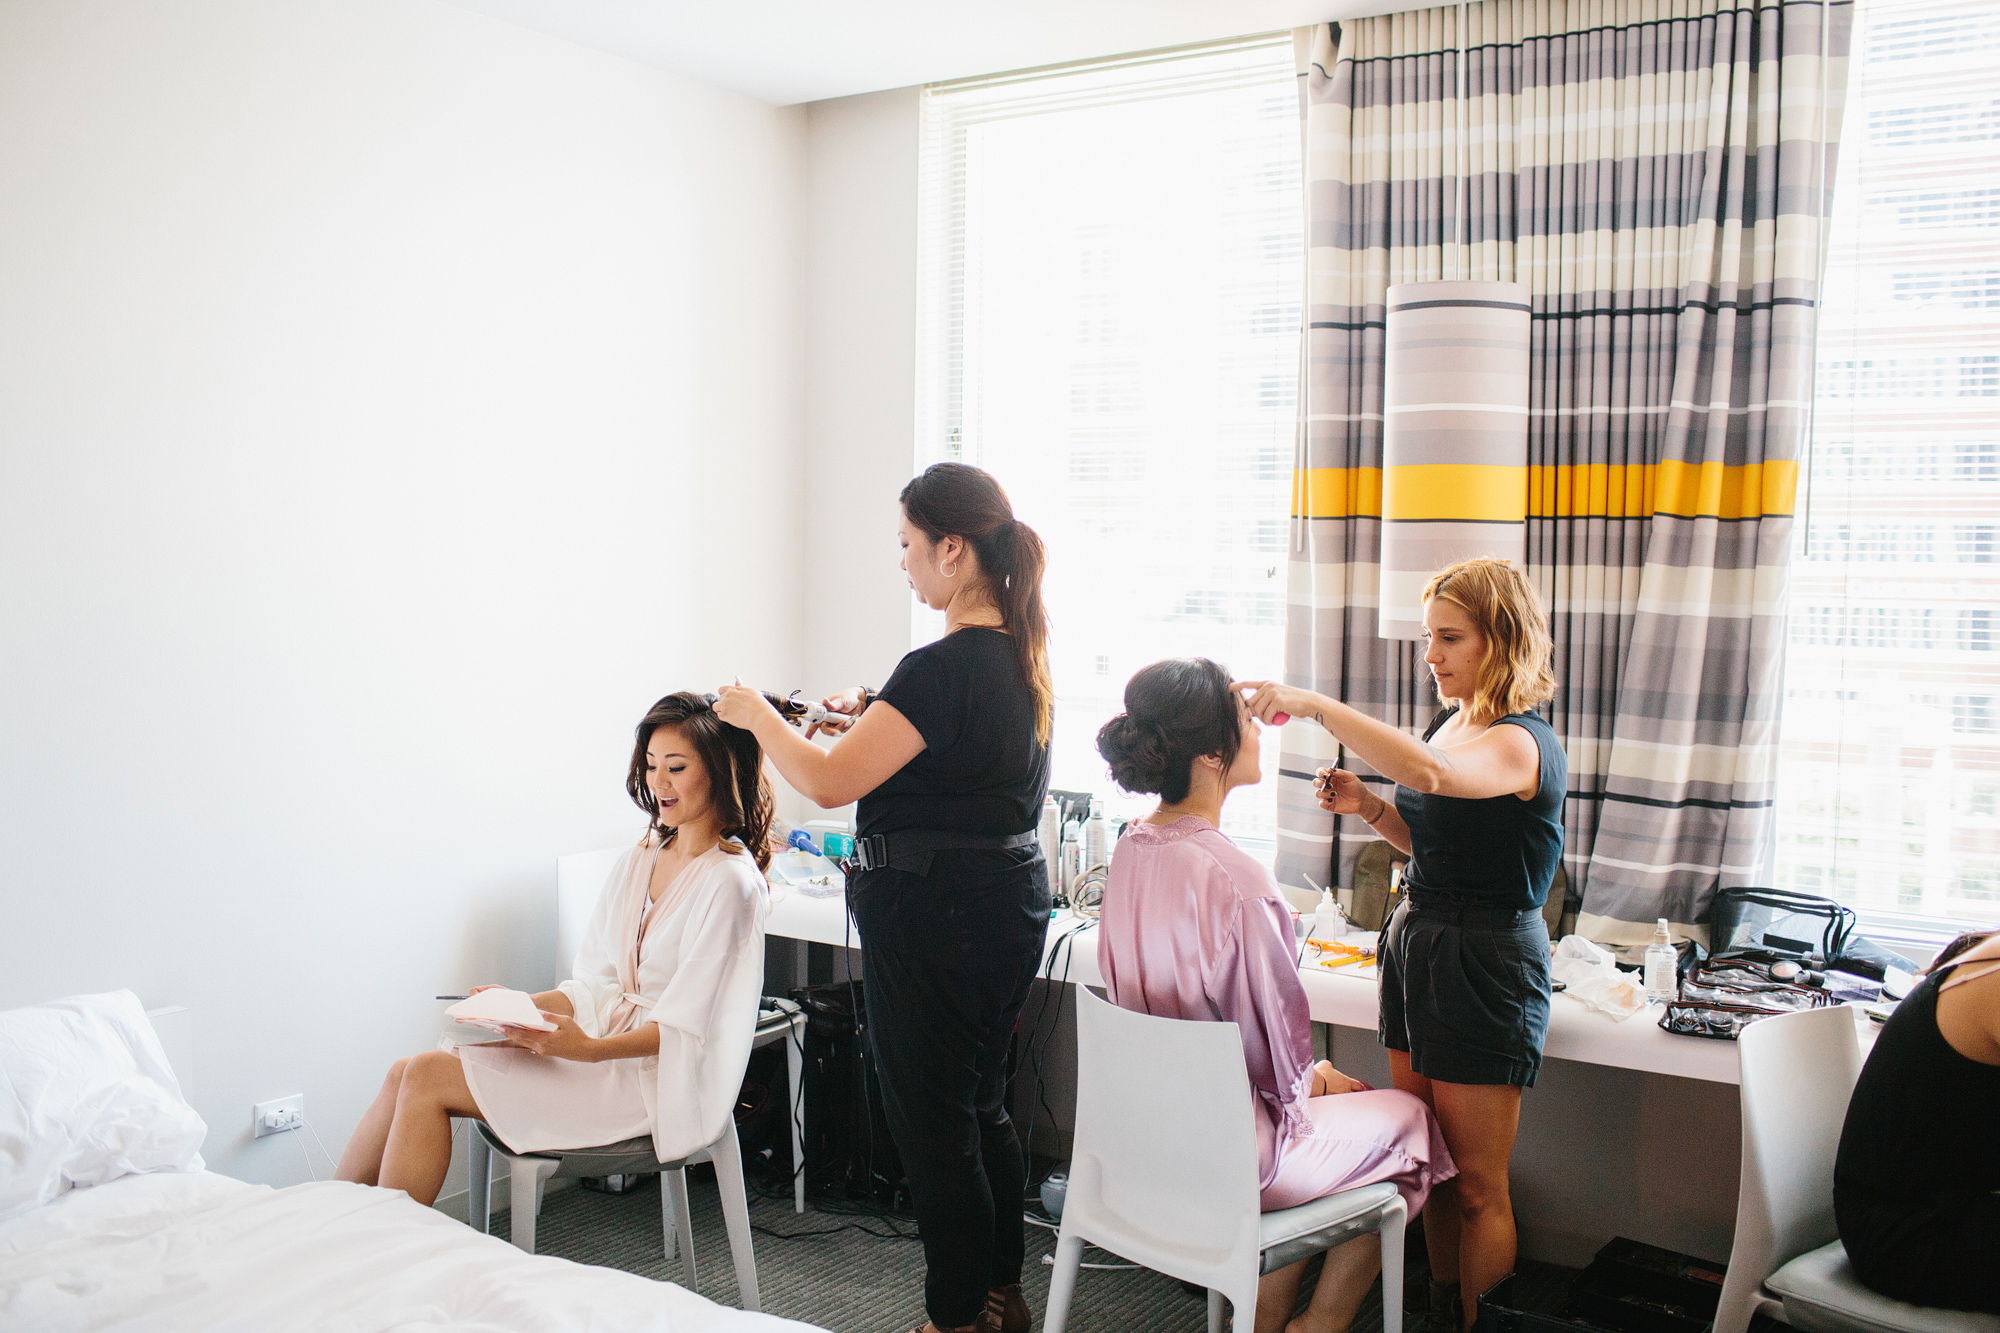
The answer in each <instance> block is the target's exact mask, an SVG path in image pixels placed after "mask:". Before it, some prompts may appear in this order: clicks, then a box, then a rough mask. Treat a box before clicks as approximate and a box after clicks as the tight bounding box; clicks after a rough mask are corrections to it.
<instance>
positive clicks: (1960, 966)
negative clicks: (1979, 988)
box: [1938, 935, 2000, 993]
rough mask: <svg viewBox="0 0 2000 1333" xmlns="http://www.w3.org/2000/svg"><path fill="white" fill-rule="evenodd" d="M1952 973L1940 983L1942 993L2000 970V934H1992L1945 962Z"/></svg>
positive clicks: (1939, 987)
mask: <svg viewBox="0 0 2000 1333" xmlns="http://www.w3.org/2000/svg"><path fill="white" fill-rule="evenodd" d="M1945 968H1946V969H1947V970H1948V971H1949V972H1950V973H1951V975H1950V976H1948V977H1946V978H1945V979H1944V980H1943V981H1941V982H1939V983H1938V990H1939V992H1940V993H1942V992H1944V991H1948V990H1950V989H1951V988H1952V987H1953V986H1957V985H1960V984H1962V983H1964V982H1967V981H1977V980H1979V978H1981V977H1983V976H1987V975H1989V974H1990V973H1994V972H2000V935H1992V936H1989V937H1988V938H1986V939H1985V940H1982V941H1981V942H1980V943H1978V944H1976V945H1974V946H1973V947H1972V948H1970V949H1967V950H1966V951H1965V952H1964V953H1962V954H1960V955H1959V956H1958V957H1956V958H1954V959H1952V960H1951V961H1950V962H1949V963H1946V964H1945Z"/></svg>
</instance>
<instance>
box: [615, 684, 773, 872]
mask: <svg viewBox="0 0 2000 1333" xmlns="http://www.w3.org/2000/svg"><path fill="white" fill-rule="evenodd" d="M765 697H766V698H770V697H771V696H769V695H766V696H765ZM661 727H674V728H677V729H678V730H679V731H680V733H681V735H682V736H683V737H685V738H686V739H687V740H688V742H689V743H690V744H692V745H693V746H694V748H695V753H696V754H697V755H699V756H700V757H701V762H702V765H703V766H704V767H706V768H707V769H708V798H709V800H710V801H711V802H712V803H713V804H714V806H715V813H716V816H717V818H718V821H719V823H720V828H721V833H722V836H723V837H725V838H728V839H731V840H733V841H735V842H738V843H741V844H742V845H743V850H744V851H746V852H748V853H750V855H751V857H752V859H754V860H755V861H756V862H757V869H758V870H760V871H764V870H769V869H770V867H771V820H772V817H773V814H774V808H775V803H774V802H773V801H772V799H771V782H770V779H769V778H766V777H765V776H764V747H763V746H761V745H759V744H758V743H757V737H756V736H755V735H753V734H752V733H750V732H747V731H744V730H742V729H741V728H739V727H732V726H730V725H729V724H728V723H727V722H724V721H723V720H722V719H721V718H720V717H719V716H717V715H716V712H715V696H714V695H712V694H694V693H691V692H689V691H686V690H682V691H681V692H680V693H678V694H670V695H668V696H667V697H666V698H664V699H662V700H660V701H659V702H658V703H656V704H654V705H653V706H652V707H651V708H649V709H647V710H646V716H645V717H644V718H642V719H640V721H639V726H638V729H637V733H636V734H635V736H634V737H633V743H632V762H631V764H630V766H629V767H628V768H627V769H626V770H625V794H626V795H628V796H630V797H631V798H632V803H633V804H634V805H636V806H638V807H639V808H640V809H641V810H644V811H645V812H646V818H647V819H648V821H649V826H648V828H647V832H648V833H651V834H653V835H655V836H657V837H658V838H659V839H660V841H661V843H662V844H663V845H664V844H669V843H671V842H673V840H674V834H675V833H677V832H679V830H677V829H674V828H671V827H669V826H668V825H665V824H662V823H661V822H660V804H659V801H658V799H657V798H655V797H654V795H653V789H652V788H651V787H649V786H647V785H646V746H647V745H648V744H649V743H650V742H651V741H652V739H653V733H654V732H655V731H656V730H658V729H659V728H661Z"/></svg>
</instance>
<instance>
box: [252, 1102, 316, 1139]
mask: <svg viewBox="0 0 2000 1333" xmlns="http://www.w3.org/2000/svg"><path fill="white" fill-rule="evenodd" d="M305 1123H306V1095H305V1094H304V1093H303V1092H295V1093H293V1094H292V1095H291V1096H289V1097H277V1098H273V1099H272V1100H270V1101H268V1102H258V1103H257V1104H256V1105H255V1106H253V1107H251V1108H250V1136H251V1137H252V1138H257V1139H261V1138H263V1137H264V1136H265V1135H266V1134H283V1133H284V1132H285V1131H287V1130H292V1129H300V1128H303V1127H304V1125H305Z"/></svg>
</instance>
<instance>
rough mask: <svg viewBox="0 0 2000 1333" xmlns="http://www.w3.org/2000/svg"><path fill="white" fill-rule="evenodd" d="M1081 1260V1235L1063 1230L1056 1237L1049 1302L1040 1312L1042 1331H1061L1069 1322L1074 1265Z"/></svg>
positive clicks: (1073, 1289) (1074, 1278)
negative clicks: (1073, 1234)
mask: <svg viewBox="0 0 2000 1333" xmlns="http://www.w3.org/2000/svg"><path fill="white" fill-rule="evenodd" d="M1082 1261H1083V1237H1081V1236H1072V1235H1071V1234H1070V1233H1069V1232H1067V1231H1064V1232H1062V1233H1061V1234H1060V1235H1059V1236H1057V1238H1056V1266H1055V1269H1054V1271H1052V1272H1051V1273H1050V1274H1049V1303H1048V1308H1047V1309H1046V1310H1044V1311H1043V1312H1042V1333H1063V1328H1064V1326H1065V1325H1066V1324H1068V1323H1069V1300H1070V1295H1071V1293H1072V1292H1074V1291H1075V1290H1076V1266H1077V1265H1078V1264H1079V1263H1081V1262H1082Z"/></svg>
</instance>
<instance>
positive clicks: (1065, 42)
mask: <svg viewBox="0 0 2000 1333" xmlns="http://www.w3.org/2000/svg"><path fill="white" fill-rule="evenodd" d="M450 3H452V4H455V5H457V6H458V7H459V8H461V9H469V10H472V11H474V12H476V13H480V14H486V15H489V16H491V17H493V18H496V19H501V20H504V21H506V22H508V23H515V24H519V25H520V26H522V27H524V28H532V29H534V30H535V31H537V32H543V33H547V34H549V35H550V36H552V37H560V38H563V39H565V40H567V41H572V42H576V43H578V44H580V45H583V46H588V47H592V48H595V49H596V50H599V51H605V52H609V53H610V54H612V55H616V56H623V57H625V58H627V59H629V60H636V61H638V62H639V63H641V64H644V65H651V66H653V67H654V68H655V69H663V70H667V71H669V72H671V73H674V74H680V75H684V76H686V77H687V78H690V79H694V80H697V81H698V82H701V83H706V84H711V85H713V86H715V87H718V88H728V89H731V90H733V91H735V92H739V93H744V94H746V95H748V96H750V97H754V98H757V99H758V100H760V101H765V102H774V103H777V104H779V105H781V106H787V105H790V104H792V103H794V102H813V101H818V100H819V99H820V98H823V97H845V96H847V95H849V94H851V93H866V92H876V91H879V90H880V89H883V88H902V87H907V86H908V85H910V84H914V83H934V82H936V81H938V80H941V79H956V78H964V77H967V76H969V75H975V74H995V73H1000V72H1002V71H1005V70H1015V69H1030V68H1033V67H1035V66H1038V65H1051V64H1058V63H1060V62H1062V61H1066V60H1085V59H1090V58H1092V57H1096V56H1107V55H1120V54H1123V53H1125V52H1128V51H1147V50H1152V49H1154V48H1156V47H1162V46H1178V45H1181V44H1183V43H1186V42H1202V41H1212V40H1215V39H1217V38H1224V37H1240V36H1243V35H1244V34H1246V33H1255V32H1268V31H1271V30H1272V29H1276V28H1290V27H1296V26H1298V25H1301V24H1306V23H1317V22H1321V21H1324V20H1327V19H1335V18H1347V17H1353V16H1355V15H1357V14H1363V13H1382V12H1386V11H1388V10H1391V9H1397V8H1407V7H1408V5H1409V3H1410V0H1403V2H1402V3H1401V4H1397V3H1393V2H1392V0H980V2H979V3H976V4H974V3H967V2H966V0H855V2H854V3H848V4H833V3H827V2H825V0H822V3H818V4H808V3H805V2H804V0H450Z"/></svg>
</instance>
